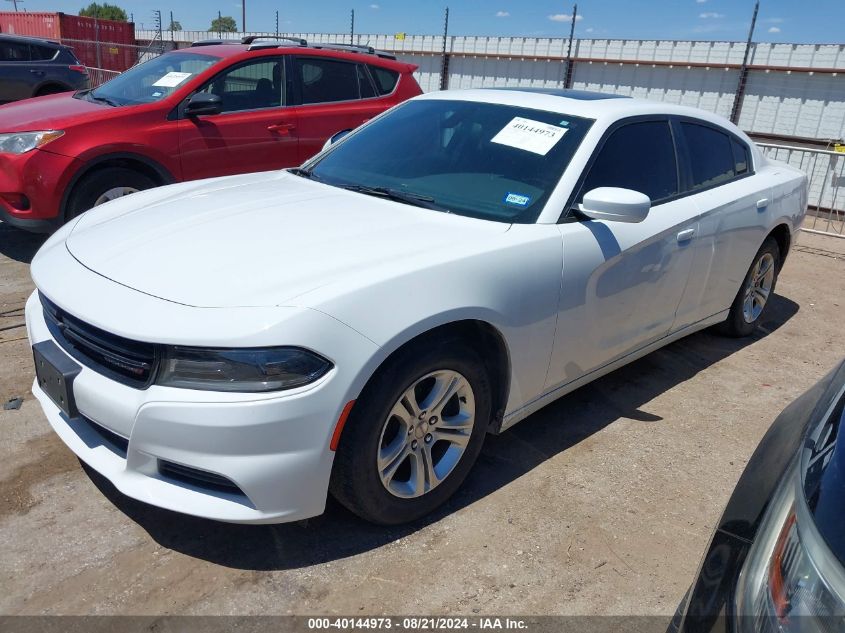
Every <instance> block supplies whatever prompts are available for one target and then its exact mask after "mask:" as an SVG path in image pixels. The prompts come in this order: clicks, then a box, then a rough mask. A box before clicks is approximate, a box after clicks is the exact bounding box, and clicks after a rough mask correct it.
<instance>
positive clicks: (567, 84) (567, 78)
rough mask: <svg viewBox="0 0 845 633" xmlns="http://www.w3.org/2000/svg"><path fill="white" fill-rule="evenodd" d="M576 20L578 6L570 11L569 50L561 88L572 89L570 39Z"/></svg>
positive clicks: (572, 35)
mask: <svg viewBox="0 0 845 633" xmlns="http://www.w3.org/2000/svg"><path fill="white" fill-rule="evenodd" d="M577 19H578V5H577V4H576V5H575V6H574V7H573V9H572V24H571V25H570V26H569V48H568V49H567V51H566V73H565V74H564V76H563V87H564V88H571V87H572V65H573V64H572V39H573V38H574V37H575V21H576V20H577Z"/></svg>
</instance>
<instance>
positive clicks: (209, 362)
mask: <svg viewBox="0 0 845 633" xmlns="http://www.w3.org/2000/svg"><path fill="white" fill-rule="evenodd" d="M331 368H332V364H331V363H330V362H329V361H327V360H326V359H325V358H323V357H322V356H319V355H317V354H315V353H313V352H309V351H307V350H304V349H299V348H296V347H267V348H252V349H203V348H196V347H169V348H167V350H166V352H165V354H164V358H163V359H162V363H161V367H160V369H159V374H158V379H157V380H156V382H157V383H158V384H160V385H166V386H168V387H181V388H183V389H203V390H206V391H242V392H262V391H278V390H280V389H292V388H293V387H301V386H302V385H307V384H308V383H310V382H314V381H315V380H317V379H318V378H320V377H321V376H323V375H325V374H326V372H328V371H329V370H330V369H331Z"/></svg>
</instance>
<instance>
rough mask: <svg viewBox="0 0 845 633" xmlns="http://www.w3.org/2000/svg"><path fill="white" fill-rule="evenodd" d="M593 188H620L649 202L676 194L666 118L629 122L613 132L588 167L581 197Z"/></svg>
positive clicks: (674, 168) (675, 164)
mask: <svg viewBox="0 0 845 633" xmlns="http://www.w3.org/2000/svg"><path fill="white" fill-rule="evenodd" d="M596 187H622V188H624V189H633V190H634V191H639V192H640V193H644V194H645V195H647V196H648V197H649V198H651V199H652V201H658V200H662V199H664V198H668V197H669V196H672V195H675V194H676V193H678V167H677V163H676V161H675V145H674V143H673V141H672V132H671V130H670V129H669V123H668V121H644V122H642V123H630V124H628V125H625V126H624V127H621V128H619V129H618V130H616V131H615V132H613V133H612V134H611V135H610V137H609V138H608V139H607V141H606V142H605V144H604V146H603V147H602V148H601V151H600V153H599V155H598V157H597V158H596V161H595V162H594V163H593V165H592V167H590V172H589V173H588V174H587V179H586V180H585V181H584V186H583V187H582V188H581V196H583V195H584V194H585V193H587V192H588V191H591V190H592V189H595V188H596Z"/></svg>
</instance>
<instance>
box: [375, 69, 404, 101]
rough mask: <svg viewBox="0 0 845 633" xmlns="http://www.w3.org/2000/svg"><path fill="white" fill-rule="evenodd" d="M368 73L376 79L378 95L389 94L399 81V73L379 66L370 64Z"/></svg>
mask: <svg viewBox="0 0 845 633" xmlns="http://www.w3.org/2000/svg"><path fill="white" fill-rule="evenodd" d="M370 73H372V75H373V79H375V80H376V90H378V93H379V94H380V95H389V94H390V93H391V92H393V89H394V88H395V87H396V82H397V81H399V73H398V72H396V71H395V70H388V69H387V68H381V67H380V66H370Z"/></svg>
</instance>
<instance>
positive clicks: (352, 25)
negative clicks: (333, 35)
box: [349, 9, 355, 44]
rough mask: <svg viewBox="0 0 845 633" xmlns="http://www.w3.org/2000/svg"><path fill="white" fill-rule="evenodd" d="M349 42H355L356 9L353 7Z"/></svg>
mask: <svg viewBox="0 0 845 633" xmlns="http://www.w3.org/2000/svg"><path fill="white" fill-rule="evenodd" d="M349 43H350V44H355V9H352V21H351V22H350V25H349Z"/></svg>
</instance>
